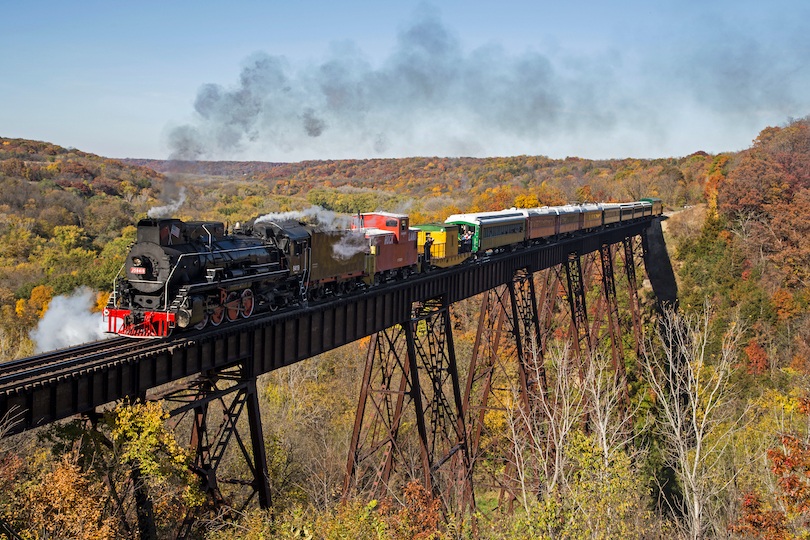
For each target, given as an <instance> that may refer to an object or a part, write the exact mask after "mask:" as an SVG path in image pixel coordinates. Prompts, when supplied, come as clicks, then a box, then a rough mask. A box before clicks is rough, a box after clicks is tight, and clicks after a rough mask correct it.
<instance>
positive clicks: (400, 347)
mask: <svg viewBox="0 0 810 540" xmlns="http://www.w3.org/2000/svg"><path fill="white" fill-rule="evenodd" d="M452 335H453V334H452V326H451V322H450V315H449V306H448V305H447V304H446V302H444V301H443V300H442V299H431V300H428V301H427V302H421V303H419V304H417V305H415V306H414V309H413V312H412V317H411V320H410V321H409V322H407V323H406V324H404V325H398V326H397V327H395V328H392V329H388V330H386V331H384V332H380V333H379V334H377V335H376V336H375V337H374V338H373V339H372V341H371V343H370V344H369V355H368V357H367V361H366V369H365V373H364V377H363V384H362V387H361V389H360V400H359V403H358V408H357V415H356V417H355V425H354V431H353V433H352V440H351V447H350V449H349V459H348V463H347V467H346V477H345V480H344V486H343V499H344V500H346V499H347V498H348V497H349V496H351V495H355V494H357V493H363V494H365V495H368V496H377V497H381V496H384V495H387V494H389V493H391V494H395V493H396V491H397V490H398V489H399V488H401V487H402V484H404V483H405V482H406V481H408V480H409V479H415V478H420V480H421V482H422V484H423V485H424V486H425V487H426V488H427V489H429V490H431V491H433V492H434V493H435V494H437V495H438V496H440V497H441V498H442V500H443V501H444V503H445V508H446V509H447V510H449V509H450V508H455V507H457V506H458V504H459V503H461V504H472V505H474V500H473V499H472V496H473V492H472V484H471V478H470V475H469V470H470V460H469V454H468V450H467V448H468V444H467V440H466V433H467V432H466V428H465V425H464V417H463V414H462V402H461V391H460V385H459V379H458V366H457V364H456V359H455V348H454V345H453V339H452ZM393 387H396V388H398V390H397V391H395V392H394V391H392V390H391V388H393ZM406 414H407V415H408V416H409V418H411V421H410V422H409V423H411V424H414V425H415V426H416V430H415V433H414V432H413V431H412V430H411V431H409V432H403V431H402V429H401V427H402V418H403V416H404V415H406ZM409 440H410V441H413V442H418V447H419V457H418V460H416V461H418V463H419V467H417V469H418V470H417V469H412V468H410V467H409V465H410V463H411V462H413V461H414V458H416V456H415V455H413V454H411V455H410V456H409V455H408V454H407V450H406V449H407V448H413V444H411V445H409V444H408V442H409ZM409 458H410V459H409ZM395 473H396V479H394V474H395ZM459 492H460V493H461V496H460V497H458V496H457V494H458V493H459Z"/></svg>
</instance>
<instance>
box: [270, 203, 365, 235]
mask: <svg viewBox="0 0 810 540" xmlns="http://www.w3.org/2000/svg"><path fill="white" fill-rule="evenodd" d="M290 220H297V221H305V222H307V223H313V224H319V225H321V226H323V227H325V228H326V229H328V230H336V229H348V228H349V227H350V225H351V217H350V216H346V215H343V214H337V213H335V212H332V211H331V210H326V209H325V208H321V207H320V206H310V207H309V208H307V209H306V210H301V211H300V212H279V213H274V214H265V215H263V216H260V217H258V218H256V223H261V222H265V221H273V222H275V223H281V222H282V221H290Z"/></svg>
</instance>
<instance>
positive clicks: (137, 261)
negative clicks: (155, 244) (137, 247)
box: [132, 257, 143, 266]
mask: <svg viewBox="0 0 810 540" xmlns="http://www.w3.org/2000/svg"><path fill="white" fill-rule="evenodd" d="M132 264H134V265H135V266H143V259H141V258H140V257H132Z"/></svg>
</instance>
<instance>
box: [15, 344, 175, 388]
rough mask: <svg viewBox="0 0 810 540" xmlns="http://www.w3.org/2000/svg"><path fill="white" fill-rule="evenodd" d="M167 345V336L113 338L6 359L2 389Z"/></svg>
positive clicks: (24, 384)
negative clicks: (150, 338)
mask: <svg viewBox="0 0 810 540" xmlns="http://www.w3.org/2000/svg"><path fill="white" fill-rule="evenodd" d="M165 347H166V343H165V340H155V342H144V341H141V340H133V339H128V338H112V339H105V340H101V341H95V342H93V343H88V344H85V345H79V346H76V347H70V348H67V349H60V350H58V351H51V352H47V353H43V354H39V355H37V356H32V357H29V358H22V359H20V360H14V361H12V362H6V363H3V364H0V393H3V392H6V391H10V390H12V389H15V388H20V387H24V386H27V385H30V384H36V383H38V382H42V381H47V380H51V379H59V378H61V377H67V376H69V375H70V374H72V373H74V372H76V371H80V370H87V369H93V368H97V367H99V366H103V365H105V364H109V363H111V362H114V361H115V360H116V359H120V358H122V357H127V356H132V354H134V352H135V351H136V350H137V352H138V353H145V352H149V351H151V350H152V349H159V348H160V349H162V348H165Z"/></svg>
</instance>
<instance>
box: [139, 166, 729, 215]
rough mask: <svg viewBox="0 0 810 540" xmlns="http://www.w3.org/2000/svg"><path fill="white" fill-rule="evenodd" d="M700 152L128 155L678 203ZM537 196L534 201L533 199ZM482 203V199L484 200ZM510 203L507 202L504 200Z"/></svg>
mask: <svg viewBox="0 0 810 540" xmlns="http://www.w3.org/2000/svg"><path fill="white" fill-rule="evenodd" d="M733 156H734V154H728V155H721V156H713V155H709V154H707V153H705V152H696V153H694V154H692V155H690V156H687V157H682V158H665V159H610V160H588V159H583V158H578V157H569V158H565V159H550V158H548V157H545V156H516V157H494V158H465V157H460V158H441V157H432V158H429V157H414V158H400V159H346V160H325V161H303V162H300V163H263V162H255V161H251V162H236V161H226V162H177V161H159V160H132V159H130V160H123V161H124V162H125V163H131V164H135V165H139V166H145V167H151V168H153V169H154V170H155V171H159V172H162V173H169V172H177V173H184V174H196V175H210V176H225V177H231V178H234V179H236V178H241V179H244V180H247V181H253V182H261V183H264V184H266V185H268V186H269V187H271V188H272V192H273V193H274V194H278V195H286V196H302V195H306V193H308V192H309V191H310V190H311V189H313V188H324V189H335V188H339V187H346V186H350V187H352V188H358V189H375V190H385V191H390V192H392V193H396V194H399V195H408V196H411V197H416V198H419V199H422V198H425V197H438V196H459V195H464V194H468V195H469V196H470V203H471V206H476V204H472V203H473V201H472V199H473V198H475V197H476V196H483V198H485V199H486V200H488V201H491V202H492V204H493V205H497V204H501V205H503V204H511V203H514V202H515V199H516V198H517V197H518V196H520V195H524V196H529V195H535V196H536V197H537V200H538V202H540V203H546V204H560V203H561V202H592V201H607V200H628V199H638V198H640V197H644V196H660V197H661V198H662V199H664V201H665V203H666V204H667V205H670V206H674V205H683V204H689V203H694V202H698V201H699V200H701V199H702V198H703V196H704V193H703V191H704V187H705V185H706V182H707V180H708V178H709V176H710V171H712V172H713V169H716V168H717V161H718V160H724V162H730V161H731V160H732V158H733ZM528 202H532V201H528ZM477 206H480V204H479V205H477ZM501 207H503V206H501Z"/></svg>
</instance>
